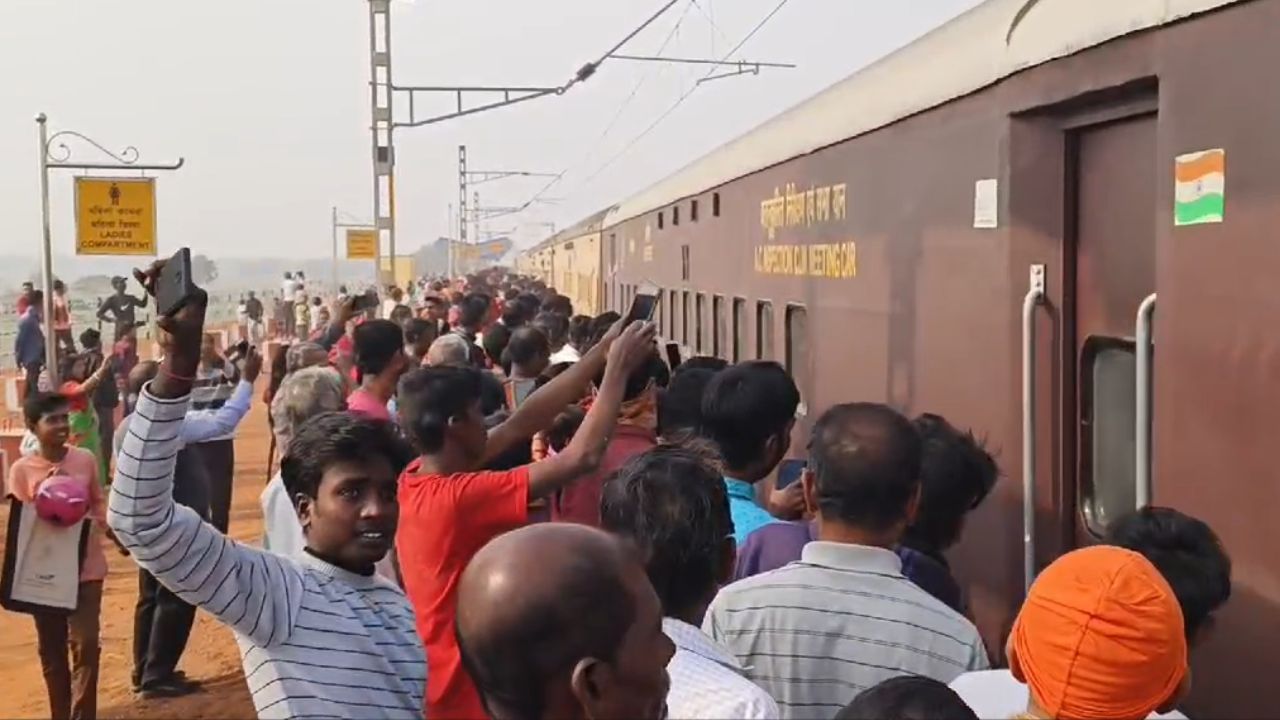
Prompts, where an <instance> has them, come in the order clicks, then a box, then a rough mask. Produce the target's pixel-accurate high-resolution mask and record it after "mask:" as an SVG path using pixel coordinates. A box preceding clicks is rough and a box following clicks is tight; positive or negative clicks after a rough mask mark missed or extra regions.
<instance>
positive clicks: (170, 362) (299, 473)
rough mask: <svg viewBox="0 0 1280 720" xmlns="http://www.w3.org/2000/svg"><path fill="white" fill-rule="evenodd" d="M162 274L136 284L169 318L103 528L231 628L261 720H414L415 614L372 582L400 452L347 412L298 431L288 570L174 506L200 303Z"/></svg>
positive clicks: (391, 437)
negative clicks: (306, 719)
mask: <svg viewBox="0 0 1280 720" xmlns="http://www.w3.org/2000/svg"><path fill="white" fill-rule="evenodd" d="M167 262H172V261H161V262H157V263H156V264H154V265H152V266H151V268H150V269H148V270H147V271H146V272H142V271H138V272H137V273H136V274H137V277H138V279H139V281H140V282H141V283H142V284H143V287H145V288H146V289H147V292H148V293H150V294H153V295H156V294H158V295H159V296H158V297H157V300H160V301H161V302H160V303H159V304H160V307H161V308H162V309H163V310H166V311H167V313H166V314H165V315H163V316H162V317H161V318H160V320H159V326H160V330H161V333H160V343H161V346H162V348H163V350H164V360H163V361H162V362H161V363H160V367H159V369H158V372H157V375H156V378H155V379H154V380H153V381H151V382H150V383H149V384H148V385H147V386H146V387H144V388H143V390H142V392H141V393H140V394H139V398H138V405H137V409H136V411H135V415H136V417H135V419H134V421H133V422H132V423H131V424H130V427H129V429H128V433H127V435H126V437H125V438H124V440H123V443H122V446H121V451H120V455H119V459H118V461H117V467H116V475H115V482H114V483H113V485H112V488H111V494H110V500H109V512H108V523H109V525H110V526H111V527H112V528H113V529H114V530H115V531H116V534H117V537H118V538H119V540H120V541H121V543H123V544H124V545H125V546H126V547H127V548H128V549H129V551H130V553H131V555H132V557H133V558H134V560H135V561H136V562H137V563H138V564H139V565H141V566H142V567H144V568H146V569H147V570H149V571H150V572H152V573H153V574H154V575H155V577H156V578H157V579H158V580H159V581H160V583H162V584H163V585H164V586H165V587H167V588H169V589H170V590H172V591H173V592H175V593H176V594H178V595H179V596H181V597H182V598H183V599H185V600H187V601H188V602H190V603H192V604H193V605H196V606H198V607H202V608H204V609H205V610H206V611H208V612H209V613H211V614H212V615H213V616H214V617H216V618H217V619H218V620H220V621H221V622H223V623H226V624H227V625H229V626H230V627H231V628H232V630H233V631H234V632H235V634H236V639H237V641H238V643H239V644H240V647H241V651H242V655H243V662H244V667H245V675H246V681H247V683H248V685H249V691H250V693H251V695H252V697H253V702H254V706H255V707H256V709H257V712H258V717H260V718H288V717H299V716H304V715H310V716H329V717H346V716H349V715H350V713H351V709H352V708H359V709H360V714H361V715H362V716H367V717H397V718H420V717H422V698H423V691H424V686H425V681H426V663H425V657H424V655H423V650H422V643H421V641H420V640H419V639H418V636H417V633H416V632H415V631H414V627H413V620H412V611H411V609H410V607H409V604H408V602H407V600H406V599H405V597H404V594H403V592H401V591H400V589H399V588H397V587H395V586H394V585H392V584H390V583H388V582H386V581H384V580H382V579H381V578H379V577H377V576H376V575H375V574H374V572H373V565H374V562H375V561H376V560H378V559H380V558H381V557H382V556H384V555H385V554H386V552H387V550H388V549H389V548H390V545H391V542H392V538H393V537H394V536H395V530H396V518H397V516H398V511H397V507H396V475H397V474H398V473H399V471H400V469H401V467H402V466H403V464H404V463H405V462H407V461H408V459H409V451H408V449H407V448H406V447H405V446H404V445H403V444H402V443H401V442H400V440H399V439H398V438H397V436H396V435H395V434H394V432H393V431H392V429H391V428H390V427H389V426H387V425H386V424H385V423H377V422H373V421H368V420H361V419H359V418H356V417H354V416H351V415H348V414H346V413H331V414H328V415H322V416H319V417H317V418H315V419H313V420H312V421H311V423H309V424H307V425H305V426H303V428H302V429H301V430H300V431H299V433H298V435H297V436H296V437H295V438H294V439H293V441H292V442H291V443H290V445H289V447H288V448H287V449H286V451H285V454H284V458H283V460H282V462H281V474H282V476H283V478H284V483H285V486H286V488H287V490H288V491H289V493H290V496H291V497H292V498H293V500H294V504H295V507H296V508H297V510H298V515H299V520H300V522H301V524H302V526H303V528H304V534H305V535H306V541H307V547H306V550H305V551H304V552H302V553H299V554H297V555H295V556H291V557H287V558H286V557H283V556H279V555H274V554H272V553H269V552H266V551H264V550H261V549H259V548H256V547H252V546H248V545H243V544H241V543H238V542H235V541H233V540H231V539H230V538H228V537H226V536H225V535H224V534H222V533H221V532H219V531H218V530H217V529H216V528H214V527H213V526H212V525H209V524H208V523H205V522H203V521H202V520H201V519H200V517H199V515H198V514H197V513H196V512H195V511H194V510H192V509H191V508H187V507H184V506H181V505H176V504H175V503H174V501H173V494H172V486H173V474H174V463H175V456H176V455H177V451H178V447H179V443H180V442H181V440H180V436H179V433H178V432H177V429H178V427H179V426H180V424H181V423H182V422H183V418H184V416H185V414H186V411H187V407H188V405H189V402H190V393H191V389H192V384H193V382H194V379H195V375H196V371H197V368H198V366H199V362H200V343H201V338H202V336H203V332H204V316H205V308H206V305H207V302H208V298H207V296H206V295H205V293H204V291H203V290H200V289H199V288H197V287H195V286H194V285H191V284H189V283H186V284H183V283H178V284H176V287H185V289H184V290H183V291H182V292H181V293H180V294H179V297H178V298H174V297H173V296H172V294H168V295H166V292H167V291H165V288H166V287H170V282H171V276H170V275H168V274H167V273H166V268H167V267H168V266H167ZM179 262H181V259H180V258H179ZM173 270H180V268H171V269H170V272H172V271H173ZM160 296H163V297H160ZM171 301H172V302H171Z"/></svg>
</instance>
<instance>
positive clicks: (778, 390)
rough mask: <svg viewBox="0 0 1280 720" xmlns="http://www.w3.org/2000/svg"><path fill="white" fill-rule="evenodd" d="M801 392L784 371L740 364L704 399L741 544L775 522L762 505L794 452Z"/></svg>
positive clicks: (706, 430)
mask: <svg viewBox="0 0 1280 720" xmlns="http://www.w3.org/2000/svg"><path fill="white" fill-rule="evenodd" d="M799 405H800V391H799V389H797V388H796V383H795V381H794V380H792V379H791V376H790V375H788V374H787V371H786V370H784V369H783V368H782V366H781V365H779V364H777V363H775V362H770V361H767V360H755V361H750V362H744V363H739V364H737V365H734V366H732V367H730V368H728V369H726V370H724V371H723V372H720V373H717V374H716V376H715V378H713V379H712V380H711V382H710V384H708V385H707V388H706V390H705V392H704V393H703V396H702V434H703V436H704V437H706V438H707V439H708V440H710V441H711V442H712V443H713V444H714V445H715V446H716V448H717V450H719V452H720V457H721V459H722V460H723V461H724V475H725V477H724V482H725V485H726V486H727V487H728V488H729V507H730V508H731V509H732V510H733V536H734V539H735V540H737V542H738V544H739V545H741V544H742V543H744V542H746V540H747V538H748V537H749V536H750V535H751V533H752V532H753V531H755V530H756V529H757V528H760V527H763V526H764V525H767V524H769V523H771V522H774V517H773V516H772V515H770V514H769V511H768V510H766V509H765V508H764V507H762V506H761V505H760V504H759V502H758V501H757V499H756V484H757V483H758V482H760V481H761V480H763V479H765V478H766V477H769V476H770V475H771V474H772V473H773V471H774V468H776V467H777V466H778V463H780V462H782V459H783V458H784V457H786V455H787V450H788V449H790V447H791V429H792V428H793V427H794V426H795V423H796V408H797V407H799Z"/></svg>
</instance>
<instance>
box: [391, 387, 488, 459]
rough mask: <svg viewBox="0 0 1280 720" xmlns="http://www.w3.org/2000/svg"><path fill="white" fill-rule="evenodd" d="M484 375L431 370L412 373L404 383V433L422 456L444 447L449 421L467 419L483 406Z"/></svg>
mask: <svg viewBox="0 0 1280 720" xmlns="http://www.w3.org/2000/svg"><path fill="white" fill-rule="evenodd" d="M482 390H483V382H482V379H481V371H480V370H477V369H475V368H472V367H453V366H443V367H427V368H418V369H416V370H411V371H409V373H407V374H406V375H405V376H404V377H403V378H401V379H400V391H399V404H400V416H401V417H402V418H404V422H405V427H404V431H405V432H406V433H407V434H408V436H409V439H410V440H412V441H413V443H414V445H415V446H416V447H417V449H418V450H419V451H420V452H423V453H433V452H439V451H440V449H441V448H443V447H444V435H445V431H446V430H447V429H448V428H449V421H450V420H453V419H456V418H463V417H466V415H467V411H468V410H470V409H471V406H473V405H475V404H476V403H478V402H480V397H481V394H482Z"/></svg>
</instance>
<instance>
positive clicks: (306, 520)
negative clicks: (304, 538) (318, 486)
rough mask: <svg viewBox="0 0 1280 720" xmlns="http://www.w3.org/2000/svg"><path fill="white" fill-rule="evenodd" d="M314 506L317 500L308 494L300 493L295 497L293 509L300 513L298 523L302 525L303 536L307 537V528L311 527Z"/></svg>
mask: <svg viewBox="0 0 1280 720" xmlns="http://www.w3.org/2000/svg"><path fill="white" fill-rule="evenodd" d="M314 506H315V500H314V499H313V498H311V497H310V496H308V495H307V494H306V493H298V494H297V495H294V496H293V507H294V510H295V511H296V512H297V513H298V523H299V524H301V525H302V534H303V535H306V533H307V528H309V527H311V511H312V509H314Z"/></svg>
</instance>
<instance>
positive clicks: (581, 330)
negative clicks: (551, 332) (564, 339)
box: [569, 315, 591, 349]
mask: <svg viewBox="0 0 1280 720" xmlns="http://www.w3.org/2000/svg"><path fill="white" fill-rule="evenodd" d="M569 344H570V345H572V346H574V347H576V348H578V349H585V348H586V347H587V346H588V345H590V344H591V318H590V317H587V316H586V315H574V316H573V317H572V318H569Z"/></svg>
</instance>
